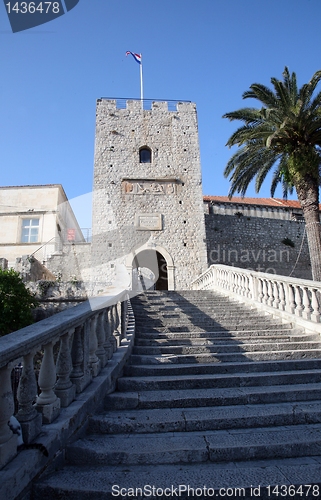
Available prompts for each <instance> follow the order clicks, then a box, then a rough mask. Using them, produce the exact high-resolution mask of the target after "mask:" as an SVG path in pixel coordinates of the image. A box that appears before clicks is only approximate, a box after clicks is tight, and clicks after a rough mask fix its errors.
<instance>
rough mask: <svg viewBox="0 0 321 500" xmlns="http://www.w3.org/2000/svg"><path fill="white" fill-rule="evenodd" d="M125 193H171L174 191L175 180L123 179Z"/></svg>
mask: <svg viewBox="0 0 321 500" xmlns="http://www.w3.org/2000/svg"><path fill="white" fill-rule="evenodd" d="M122 184H123V191H124V193H125V194H153V195H171V194H175V193H176V182H175V181H172V180H170V181H166V180H159V181H158V180H150V181H147V180H141V181H139V180H130V179H128V180H125V181H123V183H122Z"/></svg>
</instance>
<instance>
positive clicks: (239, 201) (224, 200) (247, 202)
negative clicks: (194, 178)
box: [203, 195, 321, 209]
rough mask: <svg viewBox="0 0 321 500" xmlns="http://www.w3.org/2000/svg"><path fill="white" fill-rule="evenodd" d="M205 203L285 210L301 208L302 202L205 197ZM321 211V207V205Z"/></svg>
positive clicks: (276, 199) (274, 199)
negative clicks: (282, 208)
mask: <svg viewBox="0 0 321 500" xmlns="http://www.w3.org/2000/svg"><path fill="white" fill-rule="evenodd" d="M203 199H204V201H208V202H211V201H212V202H217V203H235V204H239V205H259V206H265V207H280V208H281V207H284V208H301V205H300V202H299V201H297V200H283V199H281V198H245V197H244V198H241V197H240V196H233V197H232V198H231V199H230V198H229V197H228V196H207V195H205V196H203ZM320 209H321V205H320Z"/></svg>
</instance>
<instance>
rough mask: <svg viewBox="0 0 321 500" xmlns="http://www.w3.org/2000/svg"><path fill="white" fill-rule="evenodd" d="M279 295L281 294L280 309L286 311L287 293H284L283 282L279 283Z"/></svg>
mask: <svg viewBox="0 0 321 500" xmlns="http://www.w3.org/2000/svg"><path fill="white" fill-rule="evenodd" d="M279 296H280V304H279V309H281V311H285V307H286V301H285V293H284V284H283V283H281V282H280V283H279Z"/></svg>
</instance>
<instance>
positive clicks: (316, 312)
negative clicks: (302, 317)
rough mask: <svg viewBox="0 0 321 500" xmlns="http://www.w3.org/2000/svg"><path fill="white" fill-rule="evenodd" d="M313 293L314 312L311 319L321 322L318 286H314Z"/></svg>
mask: <svg viewBox="0 0 321 500" xmlns="http://www.w3.org/2000/svg"><path fill="white" fill-rule="evenodd" d="M311 293H312V304H311V305H312V309H313V312H312V314H311V321H314V322H315V323H319V322H320V312H319V301H318V294H319V290H318V289H316V288H313V289H312V290H311Z"/></svg>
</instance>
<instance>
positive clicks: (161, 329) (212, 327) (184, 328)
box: [136, 320, 279, 335]
mask: <svg viewBox="0 0 321 500" xmlns="http://www.w3.org/2000/svg"><path fill="white" fill-rule="evenodd" d="M278 326H279V323H277V322H275V323H274V324H273V325H272V324H271V329H272V328H274V327H278ZM265 327H266V321H264V320H260V321H253V322H251V321H248V322H246V321H244V322H243V321H242V320H240V321H239V322H237V323H236V322H234V323H226V324H224V323H216V322H215V321H214V322H204V323H198V324H196V325H194V324H192V323H190V324H186V323H184V324H178V322H174V324H172V323H168V325H165V324H164V323H162V324H159V325H157V326H156V325H154V326H153V325H151V324H149V323H145V325H144V326H140V325H139V324H138V325H136V329H137V334H138V335H141V333H167V332H169V333H175V332H178V333H180V332H215V331H221V330H225V331H246V330H258V329H261V328H265Z"/></svg>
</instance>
